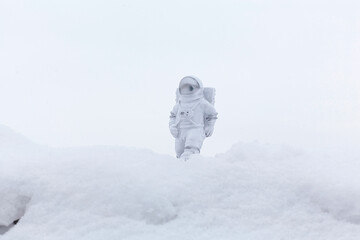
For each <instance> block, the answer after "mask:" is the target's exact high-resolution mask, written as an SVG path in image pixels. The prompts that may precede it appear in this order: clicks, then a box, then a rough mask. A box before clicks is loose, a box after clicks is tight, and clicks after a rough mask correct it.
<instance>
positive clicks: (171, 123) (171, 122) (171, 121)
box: [169, 104, 179, 138]
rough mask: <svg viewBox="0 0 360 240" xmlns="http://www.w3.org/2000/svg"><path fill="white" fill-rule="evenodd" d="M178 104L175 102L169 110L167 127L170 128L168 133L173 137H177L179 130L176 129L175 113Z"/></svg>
mask: <svg viewBox="0 0 360 240" xmlns="http://www.w3.org/2000/svg"><path fill="white" fill-rule="evenodd" d="M178 107H179V106H178V104H176V105H175V106H174V108H173V110H172V111H171V112H170V119H169V129H170V133H171V135H173V137H174V138H176V137H177V135H178V133H179V130H178V129H177V126H176V114H177V111H178Z"/></svg>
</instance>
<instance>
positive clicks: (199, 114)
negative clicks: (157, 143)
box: [169, 76, 218, 160]
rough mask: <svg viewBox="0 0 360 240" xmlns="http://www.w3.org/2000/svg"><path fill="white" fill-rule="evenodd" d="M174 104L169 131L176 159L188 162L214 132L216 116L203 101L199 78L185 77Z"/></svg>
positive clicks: (212, 109)
mask: <svg viewBox="0 0 360 240" xmlns="http://www.w3.org/2000/svg"><path fill="white" fill-rule="evenodd" d="M177 91H178V92H177V94H178V99H177V103H176V105H175V106H174V108H173V110H172V111H171V115H170V122H169V128H170V132H171V134H172V135H173V137H174V138H175V139H176V140H175V151H176V156H177V157H178V158H183V159H185V160H187V159H188V158H189V156H190V155H192V154H196V153H200V150H201V147H202V144H203V142H204V139H205V137H210V136H211V135H212V133H213V131H214V125H215V121H216V119H217V115H218V113H217V112H216V110H215V108H214V106H213V105H212V104H211V103H210V102H209V101H208V100H206V99H205V97H204V88H203V84H202V82H201V81H200V79H198V78H196V77H193V76H187V77H184V78H183V79H182V80H181V81H180V84H179V88H178V90H177Z"/></svg>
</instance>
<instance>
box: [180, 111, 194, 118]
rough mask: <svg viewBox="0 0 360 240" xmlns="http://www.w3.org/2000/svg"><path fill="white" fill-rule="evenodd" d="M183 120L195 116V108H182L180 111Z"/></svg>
mask: <svg viewBox="0 0 360 240" xmlns="http://www.w3.org/2000/svg"><path fill="white" fill-rule="evenodd" d="M179 115H180V119H181V120H187V119H191V118H192V117H193V116H194V110H193V109H181V110H180V112H179Z"/></svg>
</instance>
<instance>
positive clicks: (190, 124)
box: [177, 99, 204, 129]
mask: <svg viewBox="0 0 360 240" xmlns="http://www.w3.org/2000/svg"><path fill="white" fill-rule="evenodd" d="M203 101H204V99H199V100H197V101H195V102H193V103H179V105H178V113H177V118H178V119H177V122H178V127H179V128H180V129H181V128H194V127H204V110H203V107H202V106H203Z"/></svg>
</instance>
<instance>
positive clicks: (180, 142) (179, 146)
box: [175, 130, 185, 158]
mask: <svg viewBox="0 0 360 240" xmlns="http://www.w3.org/2000/svg"><path fill="white" fill-rule="evenodd" d="M182 132H183V131H181V130H180V132H179V136H178V137H177V138H176V139H175V152H176V157H177V158H180V156H181V154H183V153H184V150H185V139H184V138H183V137H182V135H183V134H182Z"/></svg>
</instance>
